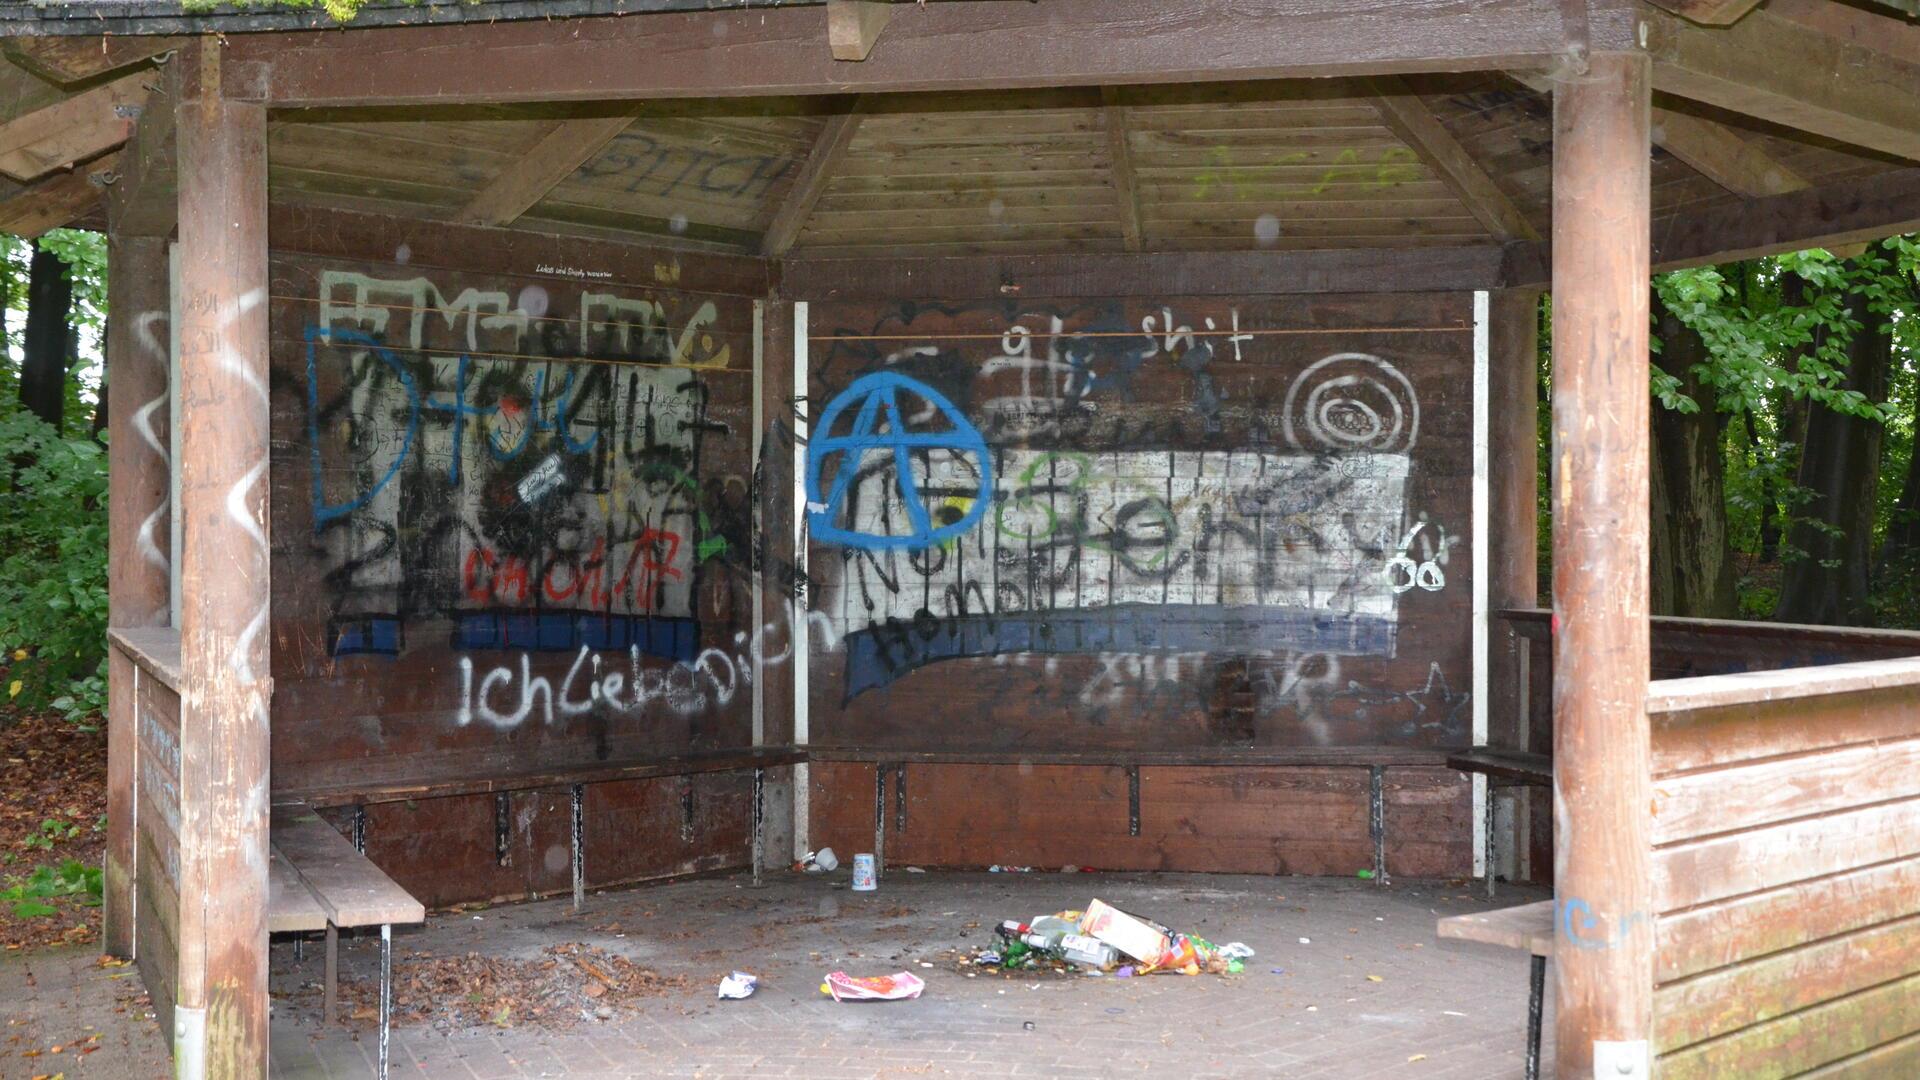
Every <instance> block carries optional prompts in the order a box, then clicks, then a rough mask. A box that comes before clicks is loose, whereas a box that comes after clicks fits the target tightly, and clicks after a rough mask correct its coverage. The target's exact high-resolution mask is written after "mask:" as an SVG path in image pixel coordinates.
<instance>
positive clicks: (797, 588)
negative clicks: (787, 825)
mask: <svg viewBox="0 0 1920 1080" xmlns="http://www.w3.org/2000/svg"><path fill="white" fill-rule="evenodd" d="M810 414H811V410H810V409H809V407H808V404H807V302H806V301H805V300H797V301H795V302H794V305H793V566H794V581H795V583H794V587H793V590H792V593H793V601H792V603H793V611H792V616H791V618H790V620H789V621H790V622H791V624H792V626H793V744H794V745H795V746H796V747H800V748H802V749H804V748H805V747H806V745H807V668H808V666H809V652H810V650H809V648H808V644H807V609H808V607H809V605H810V604H811V603H812V599H811V597H809V596H808V595H807V585H806V582H807V417H808V416H809V415H810ZM809 779H810V777H809V775H808V771H807V763H806V762H804V761H803V762H800V763H799V764H797V765H795V766H794V767H793V851H794V857H795V858H800V857H801V856H804V855H805V854H806V853H807V851H808V850H809V848H808V843H809V840H808V831H809V830H808V828H807V813H808V794H809V792H808V790H807V784H808V781H809Z"/></svg>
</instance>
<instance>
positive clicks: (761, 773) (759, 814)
mask: <svg viewBox="0 0 1920 1080" xmlns="http://www.w3.org/2000/svg"><path fill="white" fill-rule="evenodd" d="M766 788H767V770H765V769H763V768H760V767H759V766H755V767H754V770H753V856H752V857H753V887H754V888H756V889H757V888H759V887H760V885H761V882H760V860H761V859H762V858H764V857H765V856H766V843H767V841H766V817H767V803H766Z"/></svg>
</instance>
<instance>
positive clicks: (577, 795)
mask: <svg viewBox="0 0 1920 1080" xmlns="http://www.w3.org/2000/svg"><path fill="white" fill-rule="evenodd" d="M586 806H587V786H586V785H585V784H575V785H573V910H575V911H579V910H580V903H581V901H583V900H585V899H586V897H587V859H586V848H585V846H584V844H583V843H582V841H581V836H582V834H583V833H584V832H585V829H586V817H587V815H586Z"/></svg>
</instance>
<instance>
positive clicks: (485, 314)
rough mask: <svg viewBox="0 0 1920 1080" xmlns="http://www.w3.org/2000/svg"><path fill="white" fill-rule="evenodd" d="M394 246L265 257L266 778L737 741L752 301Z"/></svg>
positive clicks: (747, 720)
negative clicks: (449, 259)
mask: <svg viewBox="0 0 1920 1080" xmlns="http://www.w3.org/2000/svg"><path fill="white" fill-rule="evenodd" d="M406 256H407V253H406V251H405V249H404V247H403V248H402V249H401V251H400V252H399V253H397V255H396V256H395V259H394V260H393V261H391V262H387V263H383V264H368V263H350V262H345V261H338V260H332V259H317V258H313V257H299V258H294V257H290V256H276V258H275V260H274V266H273V269H274V286H273V290H272V291H273V296H274V300H273V338H274V344H273V376H274V379H273V399H274V418H273V422H274V457H273V461H272V469H273V484H274V499H273V512H274V527H273V540H274V544H275V551H274V556H275V557H274V568H273V569H274V577H273V583H274V596H273V615H274V619H273V629H274V643H275V663H274V668H275V680H276V691H277V692H276V695H275V710H274V719H275V738H274V769H275V781H276V787H277V788H282V789H285V788H287V787H289V786H292V787H297V788H299V789H307V788H325V787H330V786H341V785H355V784H364V785H374V784H378V783H381V782H384V781H392V780H395V779H422V778H467V779H471V778H475V777H480V776H486V775H501V774H511V773H516V772H526V771H531V770H538V769H556V770H563V769H567V768H571V767H577V766H584V765H591V764H594V763H603V762H608V761H614V762H619V761H633V760H636V759H642V758H647V757H659V756H662V755H667V754H679V753H686V752H689V751H700V750H711V749H722V748H733V747H743V746H748V745H751V742H752V736H751V714H750V694H749V692H748V687H749V684H750V682H751V679H752V670H753V659H754V657H755V656H757V655H760V654H761V653H762V651H763V650H765V649H768V648H772V649H773V650H775V651H779V650H783V649H785V647H786V646H785V644H784V641H785V637H784V634H785V631H784V627H780V626H776V627H766V626H764V625H761V624H760V621H759V620H757V619H755V618H754V617H753V615H752V612H751V608H750V604H749V599H748V598H749V596H750V584H749V580H748V574H749V571H750V569H751V567H750V562H751V559H750V555H749V548H750V545H751V543H752V526H751V520H752V511H751V494H750V492H751V488H752V482H751V477H752V471H753V469H752V463H751V460H750V451H749V449H748V447H749V445H750V439H749V435H750V433H751V430H752V427H753V418H752V417H751V416H750V408H751V392H752V377H753V376H752V364H753V359H754V354H755V348H754V340H753V335H754V319H753V304H752V301H751V300H750V299H747V298H745V297H741V296H734V295H724V294H718V293H702V292H697V291H689V290H685V289H682V288H680V287H678V282H677V274H678V263H677V262H669V263H656V262H652V261H649V260H642V259H637V258H636V259H633V260H632V261H631V265H618V264H616V265H607V266H585V267H573V266H555V265H550V264H548V263H546V262H543V261H540V260H528V262H527V265H512V266H502V267H499V268H497V269H495V270H491V271H457V270H448V269H443V268H439V267H432V268H429V267H421V266H415V265H411V264H410V263H409V262H408V260H407V257H406ZM775 638H778V639H779V640H778V641H777V642H776V641H774V639H775Z"/></svg>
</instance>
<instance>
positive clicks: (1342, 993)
mask: <svg viewBox="0 0 1920 1080" xmlns="http://www.w3.org/2000/svg"><path fill="white" fill-rule="evenodd" d="M845 885H846V882H845V877H844V875H840V876H839V877H838V879H837V880H830V879H823V878H821V877H818V876H808V875H777V876H774V877H772V878H771V879H770V882H769V885H768V887H767V888H765V889H761V890H753V889H750V888H747V887H746V882H745V879H744V877H720V878H708V879H702V880H696V881H684V882H676V883H672V884H667V885H659V886H651V887H641V888H636V889H630V890H624V891H618V892H610V893H605V894H597V895H593V896H590V897H589V898H588V901H587V905H586V909H585V910H584V911H583V912H581V913H580V914H578V915H575V914H574V913H573V912H572V910H571V904H570V903H569V902H567V901H565V900H555V901H544V902H540V903H534V904H519V905H510V906H504V907H496V908H491V909H488V910H486V911H483V912H480V913H479V915H480V918H479V919H474V918H473V917H472V914H471V913H469V914H464V915H455V916H435V917H433V918H431V919H430V920H429V923H428V925H427V926H426V927H424V928H419V929H411V930H405V931H396V934H395V950H396V955H397V956H400V957H402V958H404V956H405V955H406V954H407V953H408V952H409V951H428V952H433V953H435V954H436V955H447V954H449V953H452V952H464V951H479V952H483V953H487V954H489V955H501V956H532V955H535V954H536V953H538V951H539V950H540V949H541V948H542V947H544V946H545V945H548V944H552V943H554V942H559V941H585V942H590V943H592V944H595V945H598V946H601V947H603V948H606V949H609V950H611V951H617V952H622V953H624V954H626V955H629V956H631V957H632V958H633V959H635V960H636V961H638V962H641V963H644V964H647V965H648V966H651V967H654V968H656V969H658V970H660V971H662V972H664V973H669V974H674V973H677V974H685V975H688V976H689V977H691V978H692V979H693V980H694V982H695V985H696V986H697V987H698V989H697V990H695V991H692V992H690V993H686V994H680V995H676V996H672V997H665V998H661V999H657V1000H654V1001H651V1002H649V1003H648V1004H647V1005H646V1006H645V1007H644V1009H643V1010H642V1011H641V1012H640V1013H639V1014H638V1015H633V1016H627V1017H622V1018H619V1019H615V1020H610V1021H583V1022H582V1023H581V1024H580V1025H578V1026H575V1027H573V1028H571V1029H568V1030H566V1031H562V1032H543V1031H531V1030H494V1029H488V1030H485V1031H480V1030H466V1031H452V1032H443V1031H437V1030H433V1029H431V1028H425V1027H415V1028H400V1029H396V1032H395V1037H394V1041H393V1046H394V1054H393V1062H394V1069H393V1075H394V1076H396V1077H406V1078H410V1080H411V1078H421V1077H433V1078H436V1080H439V1078H449V1077H450V1078H456V1080H524V1078H533V1077H567V1078H570V1080H599V1078H608V1080H611V1078H614V1077H620V1078H626V1077H689V1078H696V1077H697V1078H701V1080H724V1078H731V1077H776V1076H793V1077H809V1078H815V1080H834V1078H842V1077H843V1078H846V1080H876V1078H896V1077H897V1078H909V1077H1027V1076H1035V1077H1043V1076H1053V1077H1078V1076H1086V1077H1105V1076H1134V1075H1147V1074H1155V1073H1157V1074H1160V1075H1163V1076H1171V1075H1177V1076H1181V1077H1188V1076H1193V1077H1208V1076H1218V1077H1250V1076H1285V1077H1300V1078H1327V1080H1334V1078H1358V1077H1400V1076H1405V1077H1418V1078H1422V1080H1455V1078H1467V1077H1473V1078H1476V1080H1508V1078H1518V1077H1519V1076H1520V1075H1521V1050H1522V1045H1521V1044H1522V1040H1523V1038H1524V1031H1525V1025H1526V973H1527V962H1526V958H1525V957H1524V956H1522V955H1520V954H1518V953H1514V952H1509V951H1506V950H1501V949H1495V948H1491V947H1486V946H1478V945H1470V944H1464V943H1455V942H1441V941H1439V940H1438V939H1436V938H1435V937H1434V932H1433V924H1434V919H1435V918H1436V917H1438V916H1441V915H1451V914H1457V913H1460V912H1463V911H1469V910H1480V909H1484V908H1485V907H1486V906H1487V904H1486V902H1485V901H1483V900H1480V899H1478V894H1477V891H1475V890H1472V889H1470V888H1468V887H1465V886H1461V885H1434V884H1425V883H1423V884H1394V885H1388V886H1384V887H1377V886H1374V885H1371V884H1368V883H1363V882H1358V881H1354V882H1347V881H1338V880H1327V879H1314V878H1265V877H1227V876H1213V875H1185V874H1182V875H1159V876H1156V875H1151V874H1113V875H1108V874H1059V873H1036V874H1019V875H997V874H946V873H930V874H909V873H905V872H902V871H899V870H896V871H894V872H892V873H889V874H888V875H886V878H885V881H884V883H883V885H882V887H881V890H880V891H879V892H877V893H873V894H857V893H853V892H850V891H848V890H847V889H846V887H845ZM1543 895H1544V894H1543V893H1541V892H1538V891H1535V890H1527V889H1506V890H1503V893H1502V895H1501V897H1500V898H1499V900H1498V901H1496V903H1497V904H1498V905H1507V904H1519V903H1528V902H1531V901H1533V900H1536V899H1540V898H1541V897H1542V896H1543ZM1095 896H1098V897H1100V898H1101V899H1104V900H1106V901H1107V902H1109V903H1112V904H1115V905H1117V906H1119V907H1121V908H1124V909H1126V910H1130V911H1135V912H1138V913H1140V914H1143V915H1148V916H1151V917H1154V918H1156V919H1158V920H1160V921H1162V922H1165V923H1167V924H1169V925H1173V926H1176V927H1179V928H1181V929H1184V930H1188V931H1190V932H1194V933H1198V934H1201V935H1202V936H1205V937H1207V938H1210V939H1211V940H1214V941H1216V942H1226V941H1244V942H1246V943H1247V944H1249V945H1252V946H1253V947H1254V948H1255V949H1256V950H1257V951H1258V955H1257V956H1256V957H1255V958H1254V959H1253V960H1252V961H1251V962H1250V963H1249V964H1248V965H1247V972H1246V973H1245V974H1244V975H1241V976H1237V977H1212V976H1205V975H1202V976H1197V977H1191V978H1189V977H1184V976H1177V975H1159V976H1152V977H1147V978H1135V979H1116V978H1112V977H1105V978H1092V977H1072V978H1063V977H1059V976H1053V975H1044V976H1026V975H1021V976H1011V977H998V976H991V975H981V976H979V977H976V978H972V979H969V978H966V977H965V976H963V975H961V974H960V973H958V972H956V971H954V970H953V969H952V967H951V965H950V964H949V962H948V961H947V957H946V951H947V950H949V949H954V948H960V949H964V948H968V947H971V946H974V945H978V944H981V943H984V942H985V941H986V939H987V933H988V928H989V927H991V926H992V925H993V923H995V922H997V921H998V920H1000V919H1002V918H1012V917H1027V916H1032V915H1036V914H1042V913H1046V912H1051V911H1055V910H1059V909H1063V908H1078V907H1083V906H1085V904H1086V903H1087V901H1088V900H1089V899H1091V898H1093V897H1095ZM648 912H651V913H652V914H651V917H649V916H648V915H647V914H646V913H648ZM970 922H971V923H977V924H979V925H978V927H976V928H974V929H967V928H966V924H967V923H970ZM614 923H617V924H619V925H620V926H621V927H622V933H624V935H625V936H615V935H614V934H611V933H607V932H605V931H603V930H596V929H595V927H605V926H608V925H609V924H614ZM1303 937H1304V938H1308V939H1309V943H1308V944H1304V945H1303V944H1301V943H1300V940H1299V939H1301V938H1303ZM377 957H378V949H377V945H376V944H375V942H374V941H373V940H371V939H361V940H352V941H348V942H344V943H343V951H342V965H343V969H344V971H345V972H346V973H347V976H348V977H352V978H368V977H371V975H372V974H373V971H374V964H375V963H376V962H377ZM923 959H924V960H928V961H931V962H933V963H935V965H936V966H935V967H933V968H931V969H927V968H921V967H919V966H918V965H919V963H920V961H922V960H923ZM734 968H741V969H744V970H748V971H753V972H755V973H756V974H758V975H760V976H761V989H760V992H759V993H758V994H756V995H755V996H754V997H753V998H751V999H749V1000H747V1001H735V1002H722V1001H718V1000H715V998H714V996H713V987H714V986H715V985H717V983H718V981H719V978H720V976H721V975H723V974H725V973H726V972H727V971H729V970H731V969H734ZM836 969H845V970H847V971H850V972H853V973H855V974H876V973H883V972H893V971H899V970H903V969H904V970H912V971H914V972H915V973H916V974H919V975H921V976H923V977H924V978H926V979H927V982H928V988H927V993H926V995H925V996H923V997H922V998H921V999H920V1000H918V1001H912V1002H896V1003H883V1004H865V1005H852V1004H847V1005H840V1004H835V1003H834V1002H832V1001H830V1000H828V999H827V998H825V997H823V996H821V995H820V993H819V991H818V985H819V982H820V978H821V976H822V975H823V974H825V973H826V972H828V971H833V970H836ZM1276 969H1278V970H1277V971H1276ZM318 973H319V958H318V950H317V949H310V950H308V952H307V958H306V961H305V962H304V963H303V964H298V965H296V964H294V963H293V960H292V950H291V947H290V946H289V945H286V944H284V943H282V944H276V945H275V946H274V980H275V984H274V985H275V991H276V994H277V995H279V996H278V998H277V1002H276V1005H277V1007H276V1011H275V1016H274V1024H273V1039H274V1044H273V1045H274V1060H273V1065H274V1076H275V1077H276V1078H277V1080H310V1078H319V1077H350V1076H365V1075H368V1071H369V1068H370V1063H371V1059H372V1053H373V1043H372V1038H371V1037H372V1034H373V1030H372V1029H373V1025H372V1024H371V1023H368V1022H366V1021H364V1020H363V1021H358V1022H353V1023H343V1024H341V1025H339V1026H337V1027H335V1028H333V1029H324V1028H322V1027H321V1026H320V1024H319V1022H318V1019H317V1017H315V1016H314V1015H313V1010H312V1002H313V997H314V995H313V994H312V993H311V992H310V991H309V992H299V993H295V992H294V991H296V990H298V989H299V988H300V987H301V986H302V984H305V983H311V982H312V981H313V980H315V979H317V978H318ZM1368 976H1377V977H1378V981H1375V980H1374V979H1370V978H1368ZM1029 1023H1031V1024H1032V1025H1033V1026H1032V1028H1031V1029H1029V1028H1028V1027H1027V1026H1026V1025H1027V1024H1029ZM1550 1030H1551V1028H1549V1031H1550ZM1549 1049H1550V1047H1549Z"/></svg>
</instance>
